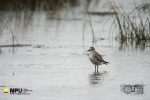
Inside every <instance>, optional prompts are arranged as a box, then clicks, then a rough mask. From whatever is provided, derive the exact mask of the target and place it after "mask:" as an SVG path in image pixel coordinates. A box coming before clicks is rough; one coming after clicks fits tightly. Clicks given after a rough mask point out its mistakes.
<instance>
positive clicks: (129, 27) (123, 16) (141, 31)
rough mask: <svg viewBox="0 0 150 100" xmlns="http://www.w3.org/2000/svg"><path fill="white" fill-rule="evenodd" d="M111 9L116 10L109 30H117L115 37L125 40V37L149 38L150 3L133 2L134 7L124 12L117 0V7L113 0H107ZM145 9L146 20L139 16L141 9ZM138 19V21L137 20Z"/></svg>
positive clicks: (139, 39) (135, 38)
mask: <svg viewBox="0 0 150 100" xmlns="http://www.w3.org/2000/svg"><path fill="white" fill-rule="evenodd" d="M109 4H110V6H111V8H112V10H113V11H114V12H116V13H117V14H116V15H115V19H114V21H113V24H112V27H113V28H112V27H111V29H110V32H112V33H113V32H114V30H115V29H117V30H118V31H119V32H118V34H117V35H116V39H120V40H122V41H125V40H127V39H134V40H138V41H141V40H144V41H146V40H150V19H149V18H150V3H145V4H142V5H139V6H137V5H136V3H135V9H133V11H132V12H131V13H127V12H125V10H124V9H123V7H122V6H121V4H120V3H119V2H118V4H119V7H118V6H116V3H115V2H109ZM143 10H144V11H145V12H146V13H145V15H146V17H147V18H146V21H145V20H144V19H142V17H141V14H143V13H141V11H143ZM137 20H139V21H137Z"/></svg>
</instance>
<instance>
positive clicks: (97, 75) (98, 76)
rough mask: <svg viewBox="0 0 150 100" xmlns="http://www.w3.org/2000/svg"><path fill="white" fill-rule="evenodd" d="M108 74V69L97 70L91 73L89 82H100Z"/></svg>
mask: <svg viewBox="0 0 150 100" xmlns="http://www.w3.org/2000/svg"><path fill="white" fill-rule="evenodd" d="M106 74H107V71H103V72H97V71H95V72H93V73H92V74H89V83H90V84H98V83H99V82H102V81H103V79H104V76H105V75H106Z"/></svg>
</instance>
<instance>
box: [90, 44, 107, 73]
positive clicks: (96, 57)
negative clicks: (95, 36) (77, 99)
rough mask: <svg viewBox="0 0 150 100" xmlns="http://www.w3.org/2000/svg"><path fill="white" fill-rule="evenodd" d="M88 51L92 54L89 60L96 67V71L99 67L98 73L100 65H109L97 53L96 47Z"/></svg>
mask: <svg viewBox="0 0 150 100" xmlns="http://www.w3.org/2000/svg"><path fill="white" fill-rule="evenodd" d="M88 51H90V53H89V54H88V56H89V59H90V61H91V62H92V63H93V64H94V65H95V71H96V67H97V71H98V66H99V65H102V64H106V65H107V63H109V62H107V61H105V60H103V58H102V56H101V55H100V54H99V53H97V52H96V51H95V48H94V47H90V49H89V50H88Z"/></svg>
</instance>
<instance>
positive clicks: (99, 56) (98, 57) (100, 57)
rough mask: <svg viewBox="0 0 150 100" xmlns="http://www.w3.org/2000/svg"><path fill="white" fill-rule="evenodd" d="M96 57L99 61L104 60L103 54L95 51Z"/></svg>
mask: <svg viewBox="0 0 150 100" xmlns="http://www.w3.org/2000/svg"><path fill="white" fill-rule="evenodd" d="M94 56H95V58H96V59H97V60H98V61H100V62H104V60H103V58H102V56H101V55H100V54H98V53H97V52H96V53H95V55H94Z"/></svg>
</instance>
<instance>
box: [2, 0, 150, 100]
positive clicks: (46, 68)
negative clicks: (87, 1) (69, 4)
mask: <svg viewBox="0 0 150 100" xmlns="http://www.w3.org/2000/svg"><path fill="white" fill-rule="evenodd" d="M122 2H123V1H122ZM128 3H130V2H129V1H128V2H125V4H124V7H126V6H127V5H128ZM129 7H130V6H129ZM81 8H82V7H81ZM81 8H80V9H81ZM131 8H132V6H131ZM78 9H79V8H78ZM93 9H95V8H93ZM128 9H129V8H128ZM128 9H127V10H128ZM79 12H80V10H67V11H66V9H63V10H62V11H60V12H58V13H57V14H56V15H54V17H51V12H45V11H41V12H27V13H24V12H20V13H19V14H18V15H16V13H14V12H7V13H6V12H2V14H3V16H4V17H3V18H4V20H1V24H0V26H1V27H3V26H4V23H5V22H6V20H8V19H9V21H10V23H11V27H12V29H13V33H14V35H15V36H16V38H17V41H18V43H19V44H31V46H24V47H15V48H14V53H13V48H12V47H1V50H2V54H1V55H0V59H1V60H0V89H1V91H0V99H2V100H9V99H10V98H11V100H20V99H25V100H26V99H29V100H33V99H37V100H41V99H44V100H51V99H55V100H60V99H62V100H70V99H71V100H72V99H73V100H100V99H101V100H120V99H121V100H135V99H136V100H149V98H150V95H149V93H150V84H149V80H150V73H149V72H150V59H149V58H150V51H149V43H147V42H146V43H145V44H144V43H141V45H136V43H134V42H133V45H131V43H128V44H127V45H126V44H125V43H124V44H122V45H121V44H120V43H119V42H118V41H115V40H114V39H112V38H111V39H109V27H110V26H111V24H109V23H107V24H106V25H105V26H104V27H102V26H103V25H104V23H105V21H106V19H108V18H109V16H93V15H91V19H92V25H93V29H94V33H95V38H96V40H97V42H96V43H95V48H96V51H97V52H99V53H100V54H101V55H102V56H103V58H104V59H105V60H106V61H108V62H109V63H110V64H108V65H101V66H99V72H95V69H94V66H93V65H92V63H91V62H90V61H89V59H88V56H87V52H86V50H88V49H89V47H90V46H92V34H91V30H90V27H89V26H88V25H87V26H86V30H85V41H84V46H83V40H82V32H83V26H84V23H85V22H86V20H87V19H88V16H87V15H86V14H81V15H78V14H79ZM104 19H105V21H104ZM111 21H112V20H110V22H111ZM114 36H115V35H114ZM114 36H112V37H113V38H114ZM102 38H103V39H102ZM8 44H12V36H11V32H10V30H9V27H8V28H7V27H6V28H5V29H4V31H3V34H2V37H0V45H8ZM143 44H144V45H143ZM136 84H141V85H144V86H143V91H144V92H143V93H142V94H136V93H134V92H132V93H130V94H126V93H124V91H123V89H122V86H123V85H136ZM4 87H8V88H27V89H29V90H33V91H31V92H30V95H25V96H24V95H10V94H9V93H8V94H7V93H5V94H4V93H3V88H4Z"/></svg>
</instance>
